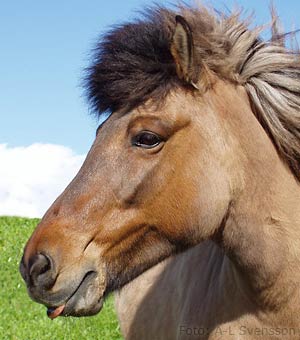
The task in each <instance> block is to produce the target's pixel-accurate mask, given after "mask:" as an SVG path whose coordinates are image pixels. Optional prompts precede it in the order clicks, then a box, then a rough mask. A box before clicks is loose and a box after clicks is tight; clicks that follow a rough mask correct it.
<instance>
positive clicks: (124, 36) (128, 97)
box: [86, 7, 300, 180]
mask: <svg viewBox="0 0 300 340" xmlns="http://www.w3.org/2000/svg"><path fill="white" fill-rule="evenodd" d="M177 14H180V15H182V16H183V17H184V18H185V19H186V20H187V22H188V23H189V25H190V27H191V29H192V32H193V38H194V45H195V51H196V54H197V57H198V60H201V64H202V65H203V64H205V65H206V66H207V67H208V68H209V69H210V70H211V71H212V72H214V73H215V74H217V75H218V76H219V77H220V78H223V79H227V80H230V81H232V82H234V83H236V84H241V85H243V86H244V87H245V89H246V90H247V92H248V95H249V98H250V102H251V105H252V108H253V111H254V113H255V114H256V116H257V118H258V119H259V121H260V123H261V124H262V126H263V127H264V129H265V130H266V131H267V133H268V134H269V136H270V137H271V139H272V140H273V143H274V144H275V146H276V148H277V150H278V152H279V153H280V155H281V156H282V157H283V159H285V161H286V162H287V164H288V165H289V167H290V169H291V170H292V171H293V173H294V174H295V176H296V177H297V178H298V179H299V180H300V59H299V51H298V50H289V49H288V48H287V47H285V42H284V40H285V35H283V34H278V31H277V29H276V27H277V20H275V19H274V18H273V27H272V33H273V36H272V39H271V40H270V41H264V40H263V39H262V38H261V37H260V33H261V31H262V27H257V28H255V29H252V30H250V29H249V22H247V21H242V20H240V15H239V14H238V13H234V14H232V15H229V16H227V15H225V14H223V13H219V14H216V13H215V12H212V11H210V10H208V9H206V8H204V7H199V8H197V9H195V8H189V7H179V8H178V9H177V10H176V11H175V10H174V11H173V10H170V9H166V8H162V7H154V8H152V9H150V10H148V11H146V13H144V15H143V17H142V19H138V20H136V21H134V22H131V23H126V24H124V25H120V26H117V27H115V28H114V29H113V30H111V31H110V32H108V33H107V34H106V35H105V36H104V37H103V38H102V39H101V41H100V43H99V45H98V46H97V48H96V50H95V57H94V61H93V64H92V66H91V67H90V68H89V69H88V75H87V78H86V88H87V96H88V98H89V100H90V102H91V104H92V106H93V107H94V109H95V111H96V112H97V114H98V115H101V114H102V113H105V112H113V111H116V110H130V109H131V108H133V107H136V106H138V105H140V104H142V103H144V102H146V101H147V100H148V99H149V98H151V99H152V100H154V101H157V102H159V101H161V100H163V98H164V97H165V96H166V95H167V93H168V92H169V91H170V89H172V88H174V87H176V86H185V85H184V84H183V83H181V81H180V80H179V79H178V77H177V74H176V66H175V63H174V60H173V58H172V55H171V53H170V44H171V41H172V36H173V32H174V29H175V16H176V15H177ZM273 17H274V15H273Z"/></svg>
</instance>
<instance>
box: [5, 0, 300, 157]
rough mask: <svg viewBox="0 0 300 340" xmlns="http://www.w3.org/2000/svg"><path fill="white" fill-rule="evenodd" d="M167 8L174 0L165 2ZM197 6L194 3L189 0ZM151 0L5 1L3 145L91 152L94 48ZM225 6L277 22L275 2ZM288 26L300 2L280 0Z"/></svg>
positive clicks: (245, 0) (243, 1)
mask: <svg viewBox="0 0 300 340" xmlns="http://www.w3.org/2000/svg"><path fill="white" fill-rule="evenodd" d="M158 2H159V3H167V2H166V1H158ZM187 2H189V1H187ZM151 3H152V1H147V0H126V1H116V0H110V1H100V0H98V1H95V0H88V1H87V0H85V1H83V0H80V1H79V0H72V1H71V0H69V1H66V0H59V1H58V0H52V1H37V0H35V1H33V0H27V1H16V0H11V1H2V2H1V5H0V9H1V10H0V36H1V40H0V41H1V55H0V60H1V63H0V75H1V76H0V98H1V100H0V144H1V143H6V144H8V145H9V146H10V147H15V146H28V145H30V144H32V143H36V142H39V143H51V144H60V145H64V146H68V147H70V148H72V149H73V150H74V152H75V153H78V154H85V153H86V152H87V151H88V149H89V147H90V145H91V143H92V141H93V138H94V134H95V129H96V127H97V122H96V120H95V119H94V118H92V117H91V116H89V115H88V106H87V104H86V102H85V100H84V98H83V97H82V93H83V90H82V88H81V87H80V81H81V78H82V76H83V69H84V67H86V66H87V65H88V63H89V51H90V50H91V48H92V47H93V45H94V43H95V41H96V40H97V37H98V36H99V34H100V33H101V32H104V31H105V29H107V28H108V27H109V26H110V25H112V24H115V23H119V22H122V21H124V20H127V19H129V18H130V17H133V16H134V15H135V12H134V11H135V10H136V9H141V8H143V6H145V4H151ZM212 3H213V4H214V5H215V6H216V7H217V8H224V6H227V7H228V8H231V7H232V6H233V4H235V3H238V4H240V5H241V6H243V7H244V8H245V9H246V10H248V11H249V12H251V10H255V11H256V22H257V23H264V22H267V21H268V20H269V14H268V6H269V1H267V0H260V1H253V0H252V1H250V0H241V1H228V0H227V1H216V0H215V1H212ZM274 3H275V4H276V7H277V8H278V12H279V14H280V16H281V17H282V20H283V23H284V25H285V27H286V28H287V29H290V28H291V27H292V26H293V25H294V26H295V27H296V28H299V27H300V23H299V21H298V18H299V13H300V2H299V1H288V0H287V1H279V0H278V1H276V0H275V1H274Z"/></svg>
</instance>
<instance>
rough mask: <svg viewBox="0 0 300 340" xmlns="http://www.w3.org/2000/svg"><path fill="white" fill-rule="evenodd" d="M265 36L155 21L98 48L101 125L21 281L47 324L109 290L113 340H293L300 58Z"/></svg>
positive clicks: (95, 77)
mask: <svg viewBox="0 0 300 340" xmlns="http://www.w3.org/2000/svg"><path fill="white" fill-rule="evenodd" d="M273 21H274V23H273V38H272V39H271V40H270V41H264V40H262V39H261V38H260V37H259V34H260V28H257V29H254V30H250V29H249V28H248V26H247V23H246V22H242V21H241V20H240V19H239V16H238V15H235V14H234V15H231V16H225V15H223V14H220V15H216V14H214V13H212V12H210V11H209V10H206V9H205V8H198V9H192V8H188V7H182V8H179V9H178V10H177V11H176V12H175V11H172V10H168V9H164V8H160V7H155V8H154V9H152V10H150V11H148V12H147V13H146V15H145V17H144V18H143V19H139V20H137V21H135V22H132V23H128V24H125V25H123V26H118V27H117V28H115V29H114V30H112V31H111V32H109V33H108V34H107V35H106V36H105V37H104V39H103V40H102V42H101V43H100V44H99V46H98V48H97V50H96V54H95V60H94V63H93V66H92V67H91V68H90V69H89V71H88V76H87V92H88V96H89V98H90V100H91V101H92V103H93V105H94V107H95V109H96V111H97V112H98V114H101V113H104V112H111V113H112V114H111V115H110V117H109V119H108V120H107V121H106V122H105V123H104V124H102V125H101V127H100V128H99V129H98V131H97V137H96V139H95V142H94V144H93V146H92V148H91V150H90V152H89V154H88V156H87V158H86V160H85V162H84V164H83V166H82V168H81V170H80V171H79V173H78V174H77V176H76V177H75V178H74V180H73V181H72V182H71V183H70V185H69V186H68V187H67V188H66V190H65V191H64V192H63V193H62V194H61V196H59V197H58V199H57V200H56V201H55V202H54V204H53V205H52V206H51V207H50V209H49V210H48V212H47V213H46V215H45V216H44V217H43V219H42V221H41V223H40V224H39V225H38V227H37V228H36V230H35V232H34V233H33V235H32V236H31V238H30V240H29V241H28V243H27V245H26V247H25V251H24V256H23V259H22V263H21V267H20V270H21V273H22V276H23V278H24V279H25V281H26V283H27V287H28V291H29V294H30V296H31V297H32V298H33V299H34V300H35V301H37V302H39V303H42V304H44V305H45V306H47V307H48V315H49V316H50V317H51V318H55V317H57V316H59V315H64V316H67V315H73V316H83V315H92V314H95V313H98V312H99V311H100V309H101V306H102V303H103V299H104V298H105V296H107V294H109V293H110V292H112V291H115V290H119V292H118V293H117V303H116V304H117V310H118V314H119V319H120V323H121V329H122V332H123V334H124V336H125V338H126V339H155V340H157V339H161V340H168V339H170V340H173V339H191V338H202V339H203V338H207V339H208V338H209V339H220V338H222V339H255V338H259V339H262V338H263V339H268V338H270V339H274V338H279V339H282V338H288V339H289V338H295V339H299V336H300V335H299V334H300V333H299V332H300V330H299V325H300V270H299V268H300V209H299V202H300V185H299V179H300V59H299V53H298V52H297V51H289V50H288V48H287V47H285V42H284V40H285V39H284V38H285V36H284V35H281V34H279V33H278V30H277V29H276V20H275V19H274V20H273ZM147 269H149V270H147ZM125 284H127V285H126V286H125ZM122 287H124V288H122ZM121 288H122V289H121Z"/></svg>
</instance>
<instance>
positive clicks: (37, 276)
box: [28, 254, 53, 286]
mask: <svg viewBox="0 0 300 340" xmlns="http://www.w3.org/2000/svg"><path fill="white" fill-rule="evenodd" d="M52 271H53V265H52V260H51V259H50V257H49V256H46V255H44V254H37V255H34V256H33V257H31V258H30V259H29V263H28V274H29V283H30V285H32V286H37V285H43V286H47V285H49V283H50V281H52V277H53V275H52V274H53V273H52Z"/></svg>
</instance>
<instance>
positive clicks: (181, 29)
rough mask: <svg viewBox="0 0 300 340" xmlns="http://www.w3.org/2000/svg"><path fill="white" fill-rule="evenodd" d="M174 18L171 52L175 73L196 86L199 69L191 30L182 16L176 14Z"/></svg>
mask: <svg viewBox="0 0 300 340" xmlns="http://www.w3.org/2000/svg"><path fill="white" fill-rule="evenodd" d="M175 19H176V27H175V32H174V35H173V39H172V43H171V54H172V56H173V58H174V61H175V64H176V71H177V75H178V77H179V78H180V79H181V80H183V81H184V82H186V83H188V84H190V85H192V86H194V87H196V88H197V85H196V84H197V82H198V77H199V71H198V65H196V62H195V56H194V41H193V34H192V30H191V28H190V26H189V24H188V23H187V21H186V20H185V19H184V18H183V17H182V16H180V15H177V16H176V18H175Z"/></svg>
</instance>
